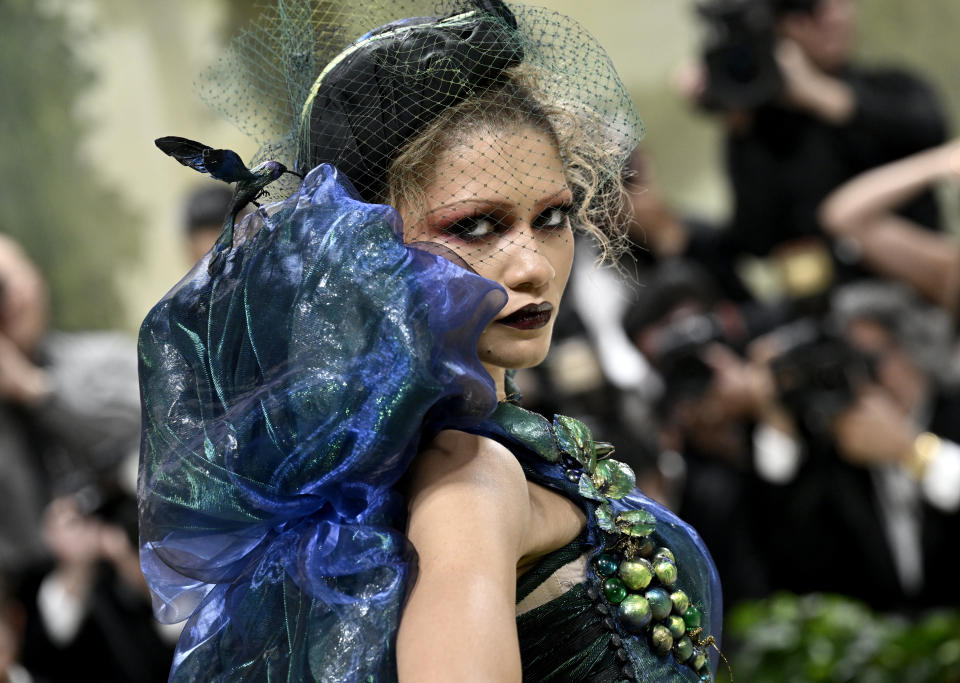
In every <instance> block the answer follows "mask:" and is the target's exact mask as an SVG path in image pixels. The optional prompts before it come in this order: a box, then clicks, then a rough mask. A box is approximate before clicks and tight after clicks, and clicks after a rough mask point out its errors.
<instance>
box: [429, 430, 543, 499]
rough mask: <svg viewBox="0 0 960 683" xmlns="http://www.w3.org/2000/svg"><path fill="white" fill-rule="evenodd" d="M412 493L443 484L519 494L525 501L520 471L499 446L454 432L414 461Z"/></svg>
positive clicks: (438, 438)
mask: <svg viewBox="0 0 960 683" xmlns="http://www.w3.org/2000/svg"><path fill="white" fill-rule="evenodd" d="M411 474H412V479H411V483H412V490H411V493H412V494H413V495H416V493H417V492H418V491H419V490H421V489H424V488H429V487H431V486H434V485H437V484H442V483H454V482H460V483H470V484H473V485H474V486H477V487H480V488H484V489H486V488H493V489H496V491H500V492H501V493H500V494H498V496H499V495H502V496H510V495H512V494H518V495H520V496H521V497H524V498H525V495H526V493H525V492H526V479H525V477H524V474H523V468H521V467H520V463H519V462H517V459H516V458H515V457H513V454H512V453H511V452H510V451H509V450H508V449H507V448H506V447H505V446H503V445H502V444H500V443H498V442H496V441H494V440H493V439H490V438H487V437H485V436H478V435H476V434H468V433H467V432H461V431H457V430H452V429H449V430H446V431H442V432H440V433H439V434H437V436H436V437H435V438H434V439H433V441H432V442H431V443H430V444H428V445H427V447H426V448H425V449H424V450H423V451H422V452H421V453H420V454H419V455H418V456H417V458H416V460H414V463H413V467H412V468H411Z"/></svg>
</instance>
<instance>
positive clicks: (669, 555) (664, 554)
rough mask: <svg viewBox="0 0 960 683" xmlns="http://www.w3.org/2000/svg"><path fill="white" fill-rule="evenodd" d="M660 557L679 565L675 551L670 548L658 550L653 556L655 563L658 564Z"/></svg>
mask: <svg viewBox="0 0 960 683" xmlns="http://www.w3.org/2000/svg"><path fill="white" fill-rule="evenodd" d="M658 557H665V558H667V559H668V560H670V561H671V562H673V563H674V564H676V563H677V558H676V557H674V556H673V551H672V550H670V548H657V552H655V553H654V554H653V561H654V562H656V560H657V558H658Z"/></svg>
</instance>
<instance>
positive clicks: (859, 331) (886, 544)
mask: <svg viewBox="0 0 960 683" xmlns="http://www.w3.org/2000/svg"><path fill="white" fill-rule="evenodd" d="M829 322H830V325H829V326H828V328H827V329H826V330H824V329H823V328H821V329H819V330H816V331H815V333H814V334H809V333H808V334H806V336H804V333H803V332H802V331H798V329H797V324H795V325H794V326H793V327H792V329H784V330H780V331H779V332H778V333H777V334H774V335H773V336H772V337H771V338H768V339H767V340H765V343H766V344H768V345H769V346H771V347H777V346H779V348H778V349H777V348H775V350H774V352H773V353H772V355H773V358H772V360H771V362H770V366H771V370H772V373H771V374H772V376H773V378H774V385H775V386H776V388H777V391H778V394H779V400H780V401H781V402H782V403H783V404H784V405H785V406H787V408H788V410H789V411H790V413H791V414H792V416H793V418H794V420H795V426H796V434H797V436H798V440H799V444H800V447H799V448H798V449H797V451H796V452H795V454H794V459H793V462H792V463H787V464H786V466H785V467H784V472H785V473H786V476H783V477H781V478H780V479H779V480H778V481H770V486H769V488H768V490H766V491H765V493H764V496H763V497H762V500H761V501H760V505H761V506H762V508H763V509H765V510H767V511H768V512H767V514H765V515H764V519H765V520H766V528H765V529H764V531H763V533H762V534H761V536H760V538H762V539H763V544H764V554H765V555H766V556H768V557H770V558H771V560H775V561H771V563H770V565H771V576H772V580H773V583H774V585H775V586H776V587H779V588H787V589H790V590H793V591H797V592H808V591H835V592H841V593H845V594H847V595H853V596H856V597H859V598H861V599H863V600H866V601H868V602H870V603H871V604H872V605H874V606H875V607H877V608H881V609H901V610H907V611H910V610H913V609H917V608H922V607H927V606H934V605H944V604H949V605H957V604H960V590H958V588H957V586H956V582H955V580H954V578H953V572H952V571H951V570H950V569H949V568H948V567H946V566H944V564H943V562H942V559H940V558H942V557H944V554H945V553H947V552H949V548H950V544H952V542H953V539H955V538H956V534H957V533H958V532H960V514H958V510H960V447H958V446H957V445H956V443H957V442H958V441H960V394H958V391H957V385H956V372H955V365H956V363H955V358H954V348H955V347H954V343H955V340H954V337H953V333H952V329H951V324H950V321H949V319H948V317H947V316H946V315H945V314H944V312H943V311H941V310H938V309H936V308H934V307H932V306H929V305H926V304H923V303H922V302H920V301H919V300H918V299H917V298H916V297H914V296H912V295H911V294H910V293H909V292H907V290H905V289H904V288H902V287H901V286H899V285H896V284H893V283H888V282H879V281H869V282H858V283H853V284H849V285H846V286H844V287H842V288H840V289H838V290H837V292H836V293H835V295H834V297H833V299H832V305H831V317H830V321H829ZM814 327H819V326H814ZM825 332H826V333H825Z"/></svg>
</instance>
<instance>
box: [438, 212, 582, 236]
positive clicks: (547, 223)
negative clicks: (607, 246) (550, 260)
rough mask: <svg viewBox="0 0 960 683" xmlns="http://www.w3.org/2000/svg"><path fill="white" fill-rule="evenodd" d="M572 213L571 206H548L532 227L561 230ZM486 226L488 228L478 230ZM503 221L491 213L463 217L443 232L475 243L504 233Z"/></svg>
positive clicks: (567, 222)
mask: <svg viewBox="0 0 960 683" xmlns="http://www.w3.org/2000/svg"><path fill="white" fill-rule="evenodd" d="M572 213H573V204H559V205H557V206H550V207H547V208H546V209H544V211H543V212H542V213H541V214H540V215H539V216H537V218H536V219H534V222H533V227H534V228H535V229H537V230H546V231H553V230H561V229H563V228H566V227H567V226H568V225H569V224H570V214H572ZM484 224H487V225H489V226H490V228H488V229H486V230H483V231H482V232H481V231H479V230H478V229H479V228H480V227H481V226H483V225H484ZM506 227H507V226H505V224H504V223H503V221H502V220H501V219H499V218H497V215H496V214H493V213H478V214H476V215H473V216H465V217H464V218H461V219H460V220H457V221H454V222H453V223H451V224H450V225H448V226H447V227H445V228H444V229H443V232H445V233H447V234H448V235H451V236H453V237H456V238H457V239H459V240H463V241H464V242H477V241H479V240H482V239H484V238H487V237H490V236H491V235H496V234H501V233H503V232H506Z"/></svg>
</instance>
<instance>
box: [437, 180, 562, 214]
mask: <svg viewBox="0 0 960 683" xmlns="http://www.w3.org/2000/svg"><path fill="white" fill-rule="evenodd" d="M570 201H573V191H572V190H571V189H570V187H569V186H567V185H564V186H563V187H562V188H560V189H559V190H557V191H556V192H554V193H553V194H549V195H545V196H543V197H542V198H541V199H540V200H538V201H537V203H536V204H534V205H533V208H534V209H535V210H536V212H537V213H540V212H541V211H543V209H545V208H547V207H551V206H556V205H557V204H562V203H566V202H570ZM471 204H474V205H476V206H477V208H476V209H474V211H477V210H483V209H487V210H492V211H504V212H508V211H510V210H511V209H513V208H514V204H513V203H512V202H509V201H506V200H501V199H498V198H496V197H491V198H489V199H485V198H479V197H478V198H467V199H457V200H454V201H452V202H449V203H447V204H441V205H440V206H437V207H435V208H433V209H430V210H429V211H428V212H427V213H426V214H425V215H424V217H425V218H427V217H430V216H433V215H434V214H436V213H439V212H442V211H444V210H447V211H450V212H451V213H454V212H457V209H458V207H463V206H464V205H471ZM463 215H465V216H466V215H476V214H475V213H474V214H471V213H467V212H464V214H463Z"/></svg>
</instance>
